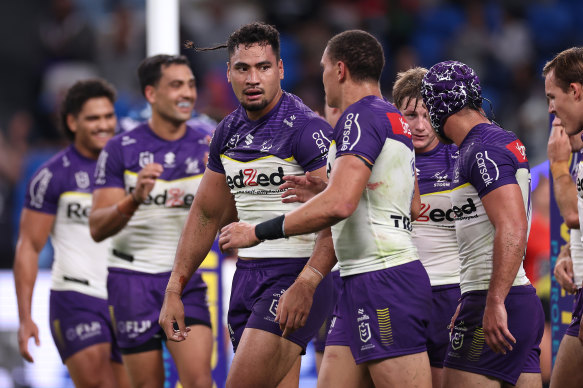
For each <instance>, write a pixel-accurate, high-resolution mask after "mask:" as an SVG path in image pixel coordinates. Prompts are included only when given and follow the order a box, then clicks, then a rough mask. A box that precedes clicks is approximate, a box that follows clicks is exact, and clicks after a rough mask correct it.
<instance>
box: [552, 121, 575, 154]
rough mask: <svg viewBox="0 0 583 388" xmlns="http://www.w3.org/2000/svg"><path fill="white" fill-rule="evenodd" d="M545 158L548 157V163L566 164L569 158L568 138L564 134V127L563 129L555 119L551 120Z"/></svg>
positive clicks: (569, 146) (569, 145)
mask: <svg viewBox="0 0 583 388" xmlns="http://www.w3.org/2000/svg"><path fill="white" fill-rule="evenodd" d="M547 156H548V157H549V162H550V163H555V162H562V161H565V162H567V161H569V158H570V157H571V144H570V143H569V136H568V135H567V133H566V132H565V127H563V125H562V124H561V122H560V120H559V119H557V118H555V119H554V120H553V126H552V128H551V135H550V136H549V143H548V145H547Z"/></svg>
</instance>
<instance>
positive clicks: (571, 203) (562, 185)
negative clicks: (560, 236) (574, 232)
mask: <svg viewBox="0 0 583 388" xmlns="http://www.w3.org/2000/svg"><path fill="white" fill-rule="evenodd" d="M553 189H554V191H555V200H556V202H557V206H558V207H559V212H560V213H561V216H562V217H563V219H564V220H565V224H567V226H568V227H569V228H570V229H579V213H578V210H577V187H576V186H575V182H573V180H572V179H571V174H569V173H567V174H563V175H558V176H557V177H556V178H554V179H553Z"/></svg>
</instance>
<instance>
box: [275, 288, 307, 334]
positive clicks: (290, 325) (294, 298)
mask: <svg viewBox="0 0 583 388" xmlns="http://www.w3.org/2000/svg"><path fill="white" fill-rule="evenodd" d="M315 291H316V288H314V286H313V285H311V284H310V283H309V282H306V281H304V280H302V279H299V278H298V279H297V280H296V281H295V282H294V283H293V284H292V285H291V286H290V287H289V288H288V289H287V290H286V291H285V292H284V293H283V295H282V296H281V297H280V298H279V302H278V304H277V310H276V311H275V322H278V323H279V328H280V329H281V331H283V334H282V337H283V338H287V336H288V335H290V334H291V333H293V332H294V331H296V330H298V329H300V328H302V327H304V325H305V324H306V321H307V320H308V315H309V314H310V309H311V308H312V302H313V300H314V292H315Z"/></svg>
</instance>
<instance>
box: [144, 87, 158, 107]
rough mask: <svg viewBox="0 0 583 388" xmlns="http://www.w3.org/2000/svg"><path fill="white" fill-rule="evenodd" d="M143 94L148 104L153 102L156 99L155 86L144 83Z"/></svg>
mask: <svg viewBox="0 0 583 388" xmlns="http://www.w3.org/2000/svg"><path fill="white" fill-rule="evenodd" d="M144 96H145V97H146V100H147V101H148V102H149V103H150V104H151V103H153V102H154V101H156V88H155V87H154V86H152V85H146V87H145V88H144Z"/></svg>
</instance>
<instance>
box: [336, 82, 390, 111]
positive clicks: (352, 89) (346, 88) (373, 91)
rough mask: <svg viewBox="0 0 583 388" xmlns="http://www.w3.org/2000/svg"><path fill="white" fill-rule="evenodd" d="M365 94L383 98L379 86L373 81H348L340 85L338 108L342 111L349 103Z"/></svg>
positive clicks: (363, 96) (360, 98)
mask: <svg viewBox="0 0 583 388" xmlns="http://www.w3.org/2000/svg"><path fill="white" fill-rule="evenodd" d="M367 96H377V97H379V98H383V95H382V93H381V88H380V86H379V84H378V83H375V82H358V83H357V82H353V81H348V82H346V83H344V84H343V85H342V101H341V102H340V109H341V110H342V112H344V111H345V110H346V108H348V107H349V106H350V105H352V104H354V103H355V102H357V101H360V100H362V99H363V98H365V97H367Z"/></svg>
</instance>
